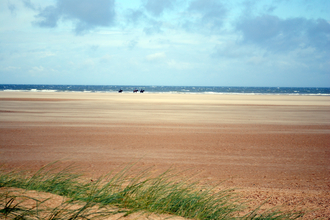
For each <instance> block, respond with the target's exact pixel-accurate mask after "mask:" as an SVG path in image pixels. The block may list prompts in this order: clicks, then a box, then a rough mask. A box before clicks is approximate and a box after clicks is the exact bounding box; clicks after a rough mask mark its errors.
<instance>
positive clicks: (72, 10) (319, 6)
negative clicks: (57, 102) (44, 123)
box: [0, 0, 330, 87]
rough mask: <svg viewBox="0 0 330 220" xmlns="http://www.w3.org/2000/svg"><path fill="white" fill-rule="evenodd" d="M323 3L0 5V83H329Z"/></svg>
mask: <svg viewBox="0 0 330 220" xmlns="http://www.w3.org/2000/svg"><path fill="white" fill-rule="evenodd" d="M329 11H330V1H329V0H313V1H310V0H232V1H221V0H136V1H133V0H126V1H125V0H121V1H119V0H0V84H89V85H182V86H285V87H300V86H302V87H330V13H329Z"/></svg>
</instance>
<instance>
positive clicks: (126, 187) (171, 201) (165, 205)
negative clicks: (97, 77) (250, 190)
mask: <svg viewBox="0 0 330 220" xmlns="http://www.w3.org/2000/svg"><path fill="white" fill-rule="evenodd" d="M73 171H74V170H73V169H72V167H67V168H65V169H58V168H57V167H56V163H55V164H50V165H48V166H45V167H43V168H42V169H40V170H39V171H37V172H36V173H34V174H33V175H27V172H15V171H10V172H6V171H3V170H2V171H1V172H0V187H6V188H7V187H15V188H21V189H26V190H36V191H41V192H48V193H52V194H57V195H60V196H63V197H66V198H67V200H66V201H63V203H62V204H60V205H59V206H57V207H55V208H51V209H49V208H44V209H42V210H41V209H40V207H41V205H42V204H43V203H44V202H45V201H46V200H44V201H39V200H37V199H35V198H31V197H24V196H23V195H16V194H13V193H11V192H5V194H2V195H0V196H1V198H2V199H1V202H0V217H1V216H2V217H5V218H7V219H92V218H96V219H101V218H104V217H108V216H111V215H114V214H117V213H124V216H125V215H129V214H132V213H137V212H145V213H156V214H170V215H176V216H182V217H185V218H189V219H246V220H248V219H251V220H252V219H296V218H299V217H302V215H303V213H302V212H281V211H278V210H267V211H260V208H257V209H255V210H253V211H252V212H249V213H248V214H246V215H244V216H241V215H240V213H242V212H244V202H241V201H240V198H239V197H238V196H237V195H236V194H234V193H233V191H232V190H220V191H216V190H215V187H205V186H201V185H200V184H199V183H198V182H193V181H191V180H190V179H189V178H186V179H184V178H182V175H180V173H175V172H174V171H167V172H164V173H163V174H161V175H158V176H156V177H153V176H151V174H150V173H151V172H150V170H148V169H147V170H142V171H138V172H135V173H132V166H129V167H126V168H124V169H123V170H121V171H120V172H118V173H116V174H114V173H110V174H108V175H106V176H103V177H100V178H99V179H97V180H96V181H87V180H86V179H84V178H83V176H82V175H81V174H76V173H75V172H73ZM25 200H34V201H35V202H36V205H35V206H33V207H25V206H24V205H23V204H24V201H25ZM113 207H116V209H115V210H114V209H113Z"/></svg>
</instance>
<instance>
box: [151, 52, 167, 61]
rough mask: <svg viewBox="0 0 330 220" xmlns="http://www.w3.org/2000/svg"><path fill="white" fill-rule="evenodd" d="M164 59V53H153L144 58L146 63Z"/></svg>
mask: <svg viewBox="0 0 330 220" xmlns="http://www.w3.org/2000/svg"><path fill="white" fill-rule="evenodd" d="M165 58H166V55H165V53H164V52H161V53H154V54H150V55H148V56H146V60H148V61H158V60H163V59H165Z"/></svg>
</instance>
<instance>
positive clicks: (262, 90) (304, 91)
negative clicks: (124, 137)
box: [0, 84, 330, 96]
mask: <svg viewBox="0 0 330 220" xmlns="http://www.w3.org/2000/svg"><path fill="white" fill-rule="evenodd" d="M120 89H122V90H123V93H132V92H133V90H134V89H138V90H141V89H143V90H145V93H206V94H250V95H264V94H277V95H326V96H329V95H330V88H316V87H311V88H309V87H226V86H224V87H222V86H219V87H218V86H217V87H209V86H120V85H117V86H116V85H103V86H102V85H24V84H0V91H25V92H111V93H114V92H118V90H120Z"/></svg>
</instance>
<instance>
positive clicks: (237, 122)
mask: <svg viewBox="0 0 330 220" xmlns="http://www.w3.org/2000/svg"><path fill="white" fill-rule="evenodd" d="M57 160H60V161H61V163H63V164H70V163H74V164H75V165H77V166H78V167H81V168H82V169H83V170H84V171H85V173H86V176H88V177H89V178H91V179H94V178H97V177H99V176H100V175H103V174H105V173H108V172H110V171H111V170H113V169H118V167H123V166H125V165H128V164H130V163H136V166H138V167H145V168H148V167H152V170H153V172H155V173H157V172H162V171H165V170H167V169H169V168H175V169H177V170H182V171H184V172H183V173H184V175H189V174H195V175H196V178H198V179H199V181H200V182H201V184H216V183H219V182H223V183H222V185H221V186H224V187H234V188H236V191H237V192H240V193H242V194H243V195H244V197H245V198H248V199H252V200H253V201H252V202H251V203H253V204H258V202H262V201H265V200H266V199H268V203H267V204H268V205H269V206H274V205H282V204H286V205H289V206H290V207H301V208H311V209H318V210H317V211H315V212H313V213H311V214H309V215H307V217H306V218H310V219H312V218H314V217H315V218H316V217H329V216H330V207H329V204H330V96H301V95H297V96H294V95H244V94H242V95H237V94H235V95H230V94H228V95H224V94H150V93H144V94H140V93H137V94H133V93H132V94H119V93H83V92H77V93H74V92H15V91H11V92H9V91H2V92H0V163H1V165H3V166H4V167H6V168H15V169H30V170H37V169H40V168H41V167H42V166H44V165H46V164H48V163H51V162H54V161H57Z"/></svg>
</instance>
